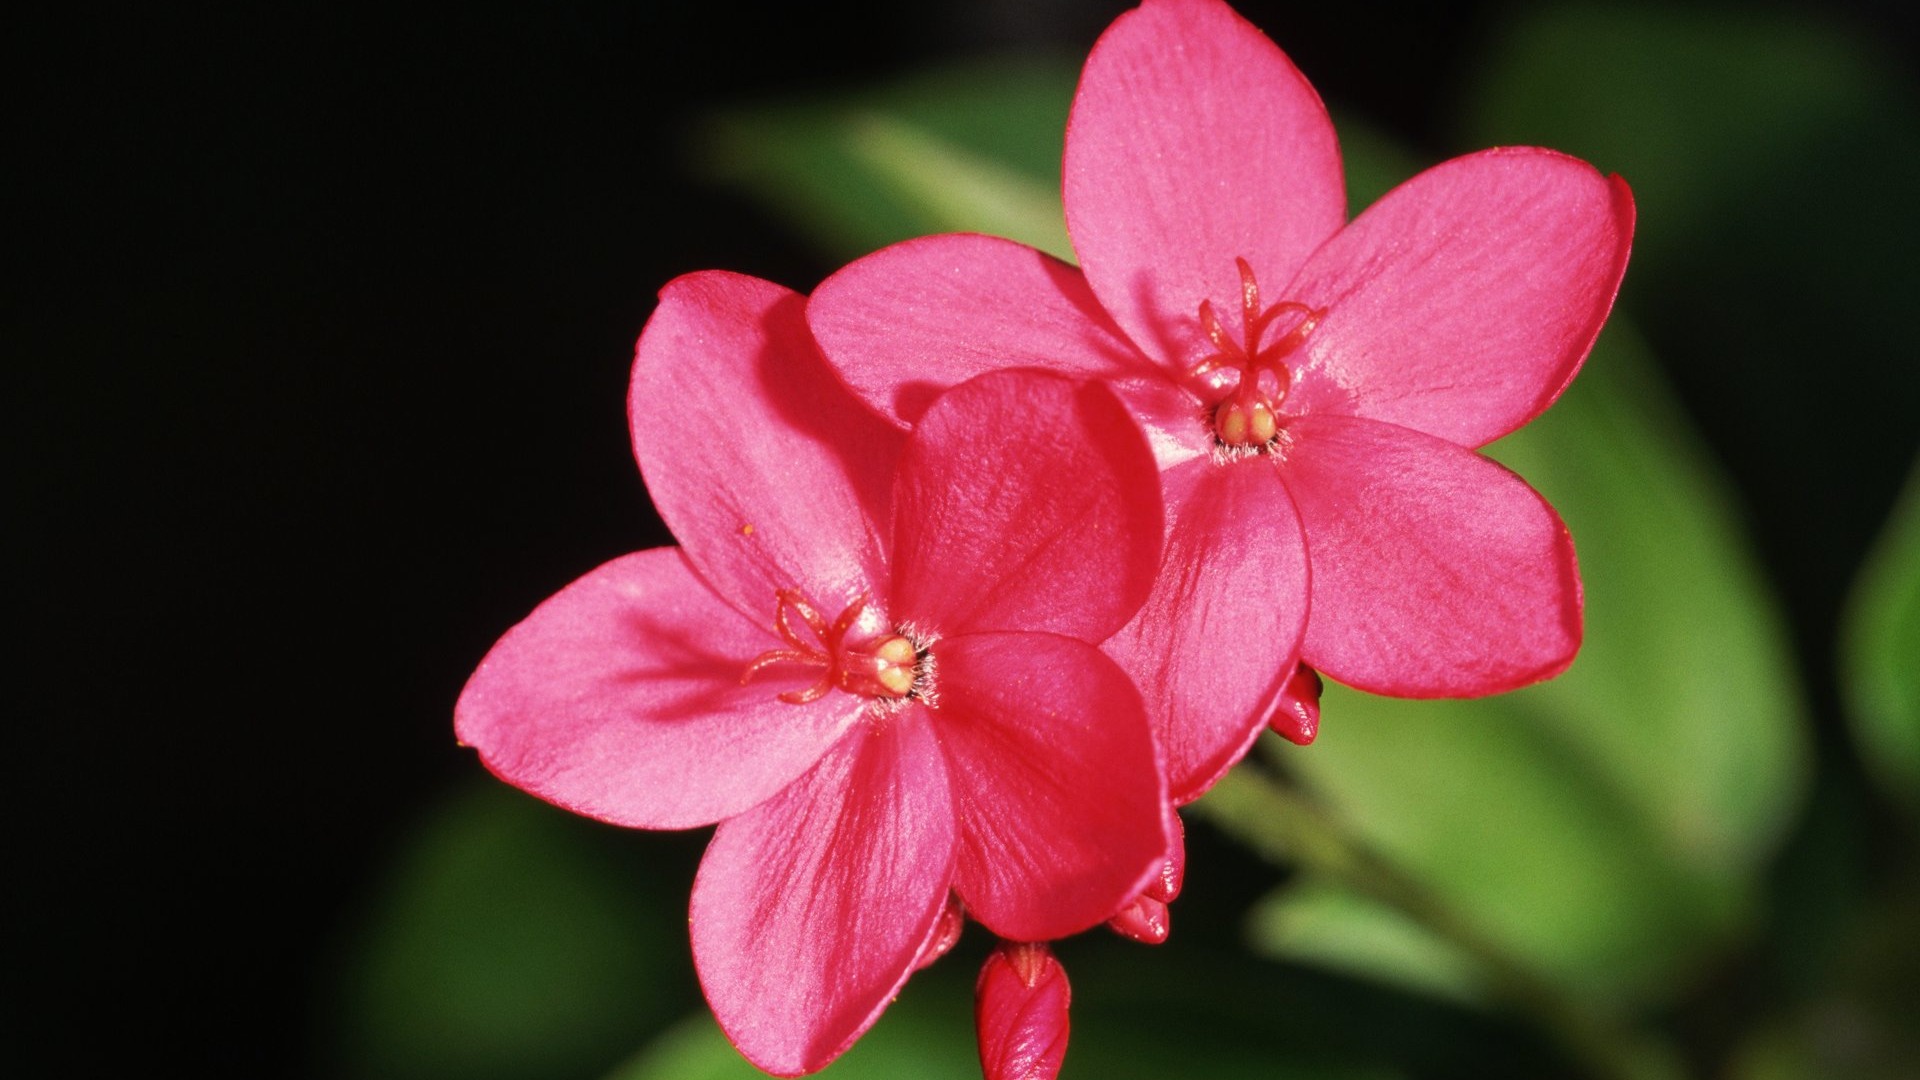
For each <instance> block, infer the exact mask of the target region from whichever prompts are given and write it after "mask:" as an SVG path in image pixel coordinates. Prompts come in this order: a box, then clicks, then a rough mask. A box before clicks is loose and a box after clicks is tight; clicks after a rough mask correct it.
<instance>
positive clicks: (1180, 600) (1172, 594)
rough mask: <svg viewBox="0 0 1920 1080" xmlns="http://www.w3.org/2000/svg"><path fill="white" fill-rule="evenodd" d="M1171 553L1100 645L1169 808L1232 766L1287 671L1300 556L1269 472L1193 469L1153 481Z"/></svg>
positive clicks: (1261, 467)
mask: <svg viewBox="0 0 1920 1080" xmlns="http://www.w3.org/2000/svg"><path fill="white" fill-rule="evenodd" d="M1161 483H1162V484H1163V485H1164V486H1165V490H1166V493H1167V505H1168V512H1169V515H1170V517H1171V519H1172V520H1171V523H1170V524H1169V527H1168V535H1167V552H1166V556H1165V558H1164V559H1162V561H1161V570H1160V577H1159V579H1158V580H1157V581H1156V582H1155V583H1154V588H1153V592H1152V593H1151V594H1150V595H1149V596H1148V598H1147V602H1146V603H1145V604H1144V605H1142V606H1141V608H1140V613H1139V614H1138V615H1135V616H1134V617H1133V620H1132V621H1131V622H1129V623H1128V624H1127V625H1126V626H1125V627H1124V628H1123V629H1121V631H1120V632H1119V633H1117V634H1115V635H1114V636H1113V637H1112V638H1111V639H1109V640H1108V641H1107V643H1106V644H1105V645H1104V646H1103V648H1104V649H1105V651H1106V652H1107V654H1108V655H1110V656H1112V657H1113V658H1114V659H1116V660H1118V661H1119V662H1120V666H1121V667H1123V668H1125V669H1126V670H1127V672H1128V673H1129V674H1130V675H1132V676H1133V681H1134V684H1135V685H1136V686H1138V687H1139V688H1140V692H1141V695H1142V696H1143V697H1144V698H1145V700H1146V704H1147V715H1148V716H1150V717H1152V718H1153V720H1154V724H1155V730H1156V732H1157V733H1158V735H1159V737H1160V748H1161V752H1162V753H1163V754H1164V755H1165V758H1166V768H1167V787H1168V791H1169V793H1170V794H1171V795H1172V797H1173V799H1174V801H1175V802H1186V801H1189V800H1191V799H1194V798H1197V797H1198V796H1199V795H1200V794H1201V793H1202V792H1204V791H1205V790H1206V789H1207V787H1208V786H1209V785H1210V784H1212V782H1213V781H1214V780H1215V779H1217V778H1218V777H1219V776H1220V774H1221V773H1223V772H1225V771H1226V769H1227V767H1228V766H1230V765H1232V764H1233V763H1234V762H1235V761H1238V760H1239V759H1240V757H1241V755H1242V754H1244V753H1245V752H1246V749H1247V747H1248V746H1250V745H1252V743H1253V740H1254V737H1255V736H1256V735H1258V734H1259V733H1260V729H1261V726H1262V722H1263V719H1264V717H1265V716H1266V714H1267V711H1268V710H1269V709H1270V708H1271V706H1272V703H1273V701H1274V700H1275V698H1276V697H1277V696H1278V695H1279V693H1280V690H1281V688H1282V687H1283V686H1284V685H1285V683H1286V679H1287V677H1288V675H1289V674H1290V673H1291V672H1292V670H1293V667H1294V660H1295V657H1296V656H1297V655H1298V651H1299V647H1300V635H1301V631H1302V629H1303V628H1304V627H1305V625H1306V622H1307V548H1306V543H1305V541H1304V540H1303V539H1302V537H1301V533H1300V521H1299V518H1298V517H1297V516H1296V515H1295V514H1294V510H1293V502H1292V500H1291V499H1289V498H1288V497H1287V492H1286V488H1285V487H1284V486H1282V484H1281V483H1280V479H1279V477H1278V476H1276V475H1275V474H1274V468H1273V464H1272V462H1271V461H1269V460H1267V459H1265V458H1253V459H1248V460H1242V461H1238V462H1234V463H1232V464H1229V465H1225V466H1220V465H1215V464H1214V463H1212V462H1211V461H1205V460H1202V461H1196V462H1191V463H1189V464H1187V465H1183V466H1181V467H1180V468H1177V469H1173V470H1170V471H1168V472H1166V473H1162V474H1161Z"/></svg>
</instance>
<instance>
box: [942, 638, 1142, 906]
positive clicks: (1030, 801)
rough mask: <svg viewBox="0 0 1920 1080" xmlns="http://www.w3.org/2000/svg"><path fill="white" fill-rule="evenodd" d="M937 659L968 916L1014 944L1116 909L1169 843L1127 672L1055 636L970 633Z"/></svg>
mask: <svg viewBox="0 0 1920 1080" xmlns="http://www.w3.org/2000/svg"><path fill="white" fill-rule="evenodd" d="M934 657H935V663H936V665H937V667H936V668H935V671H936V678H937V683H936V691H937V694H938V707H937V708H935V709H934V710H933V714H934V720H935V723H936V724H937V725H938V727H939V732H940V741H941V744H942V745H943V746H944V747H945V748H946V751H947V760H948V768H949V770H950V772H951V773H952V776H953V793H954V803H955V806H956V808H957V810H958V811H959V815H960V862H959V867H958V870H957V876H956V878H955V882H954V889H955V891H956V892H958V893H959V894H960V898H961V899H962V900H964V901H965V902H966V905H967V911H968V912H969V913H970V914H972V915H973V917H974V918H976V919H978V920H979V921H980V922H981V923H982V924H983V925H984V926H986V927H987V929H989V930H992V931H993V932H994V933H996V934H998V935H1000V936H1001V937H1004V938H1009V939H1013V940H1018V941H1044V940H1048V939H1052V938H1060V937H1066V936H1067V935H1069V934H1074V933H1078V932H1079V931H1081V930H1085V929H1086V928H1088V927H1089V926H1092V925H1094V924H1095V923H1099V922H1102V921H1104V920H1105V919H1107V918H1108V917H1110V916H1111V915H1113V914H1114V913H1115V912H1116V911H1118V910H1120V908H1121V907H1123V906H1124V905H1125V904H1127V902H1129V901H1130V900H1132V899H1133V898H1134V897H1135V896H1136V895H1138V894H1139V893H1140V891H1141V890H1142V889H1143V888H1145V887H1146V885H1147V884H1148V882H1149V881H1150V880H1151V879H1152V877H1153V874H1154V872H1155V871H1156V870H1157V869H1158V867H1159V865H1160V863H1161V861H1162V860H1163V858H1164V857H1165V855H1166V852H1167V845H1168V838H1167V832H1166V815H1165V814H1164V813H1163V805H1162V804H1163V800H1162V793H1163V792H1164V790H1165V789H1164V787H1163V785H1162V784H1161V781H1160V774H1159V767H1158V763H1157V762H1156V760H1155V755H1154V750H1153V739H1152V735H1151V733H1150V732H1149V730H1148V727H1147V717H1146V713H1145V711H1144V710H1143V709H1142V707H1141V704H1140V695H1139V693H1138V692H1137V691H1135V690H1134V687H1133V684H1132V683H1131V682H1130V681H1128V679H1127V676H1126V673H1125V672H1123V671H1121V670H1120V668H1119V667H1118V666H1117V665H1116V664H1114V662H1113V661H1112V660H1109V659H1108V658H1107V657H1106V656H1105V655H1104V654H1102V653H1101V652H1100V651H1099V650H1098V649H1096V648H1094V647H1093V646H1091V645H1088V644H1086V643H1085V642H1080V641H1074V640H1072V639H1070V638H1064V637H1056V636H1054V635H1052V634H970V635H967V636H965V637H959V638H950V639H947V640H945V641H941V642H938V643H936V644H935V646H934Z"/></svg>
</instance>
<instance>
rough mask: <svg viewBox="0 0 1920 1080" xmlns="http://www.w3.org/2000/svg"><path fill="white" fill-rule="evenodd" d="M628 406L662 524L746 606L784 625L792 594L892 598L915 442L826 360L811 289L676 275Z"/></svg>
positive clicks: (817, 598)
mask: <svg viewBox="0 0 1920 1080" xmlns="http://www.w3.org/2000/svg"><path fill="white" fill-rule="evenodd" d="M627 411H628V418H629V420H630V422H631V426H632V431H633V449H634V455H635V456H636V457H637V458H639V460H640V471H641V472H642V473H643V474H645V476H646V480H647V490H648V491H649V492H650V493H651V494H652V496H653V501H654V505H655V506H656V507H658V508H659V511H660V516H661V518H662V519H664V520H665V521H666V523H667V526H668V527H669V528H671V529H672V530H673V534H674V536H676V537H679V538H680V539H681V540H682V541H683V546H684V547H685V549H686V553H687V559H688V561H689V562H691V563H692V564H693V566H694V567H695V568H696V569H697V570H699V571H700V573H701V575H702V576H703V577H705V578H706V579H707V581H708V582H709V583H710V584H712V585H713V587H714V589H715V591H717V592H719V593H720V595H722V596H724V597H726V599H727V600H728V601H729V602H731V603H732V604H733V605H734V606H735V607H737V608H738V609H739V610H740V611H741V613H742V614H745V615H747V616H748V617H749V618H751V619H752V620H753V621H755V622H763V621H764V622H770V621H771V619H772V617H773V612H774V607H775V599H774V593H775V591H776V590H779V589H785V588H798V589H799V590H800V591H801V592H802V593H804V594H805V595H807V596H808V597H810V598H811V599H812V600H813V601H814V602H816V603H818V604H820V605H822V606H823V607H826V608H831V609H832V610H833V611H839V610H840V608H841V607H843V606H845V605H846V604H848V603H850V602H851V601H852V600H853V599H854V598H855V597H857V596H858V595H860V594H861V593H862V592H867V591H872V592H873V593H874V600H875V601H876V602H877V603H879V604H880V605H881V606H883V607H884V604H885V597H884V596H882V595H880V590H882V589H884V587H885V585H886V581H887V575H886V572H885V567H886V560H885V557H884V555H883V552H884V551H885V550H886V536H885V529H886V527H887V526H886V522H887V515H886V507H887V494H886V491H887V484H888V482H889V477H890V476H891V474H892V470H893V465H894V460H895V457H896V456H897V454H898V453H899V447H900V444H901V436H900V434H899V432H897V431H896V430H894V428H893V427H891V426H890V425H888V424H887V423H886V422H885V421H883V420H881V419H880V418H879V417H877V416H874V415H872V414H871V413H869V412H867V411H866V410H865V409H862V408H861V407H860V405H859V403H858V402H857V401H855V400H854V399H853V397H852V396H851V395H849V394H848V393H847V392H846V390H845V388H844V387H842V386H841V385H840V383H839V382H838V380H836V379H835V378H834V377H833V373H832V372H831V371H830V370H828V369H827V367H826V365H825V363H824V362H823V361H822V360H821V359H820V356H819V353H818V352H817V351H816V350H815V349H814V346H813V339H812V338H811V337H810V336H808V334H807V327H806V320H805V301H804V299H803V298H802V297H801V296H800V295H799V294H797V293H794V292H791V291H789V290H787V289H783V288H781V287H780V286H778V285H774V284H772V283H771V282H766V281H760V280H758V279H756V278H750V277H745V276H743V275H740V274H728V273H721V272H717V271H709V272H704V273H699V274H689V275H687V276H685V277H682V278H678V279H676V280H675V281H673V282H671V283H669V284H668V285H667V287H666V288H665V289H664V290H662V291H661V294H660V307H659V309H658V310H657V311H655V312H654V314H653V317H652V318H651V319H649V320H648V321H647V328H646V331H645V332H644V333H643V334H641V336H640V345H639V349H638V352H637V355H636V356H635V358H634V365H633V384H632V388H631V390H630V392H629V395H628V402H627Z"/></svg>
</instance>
